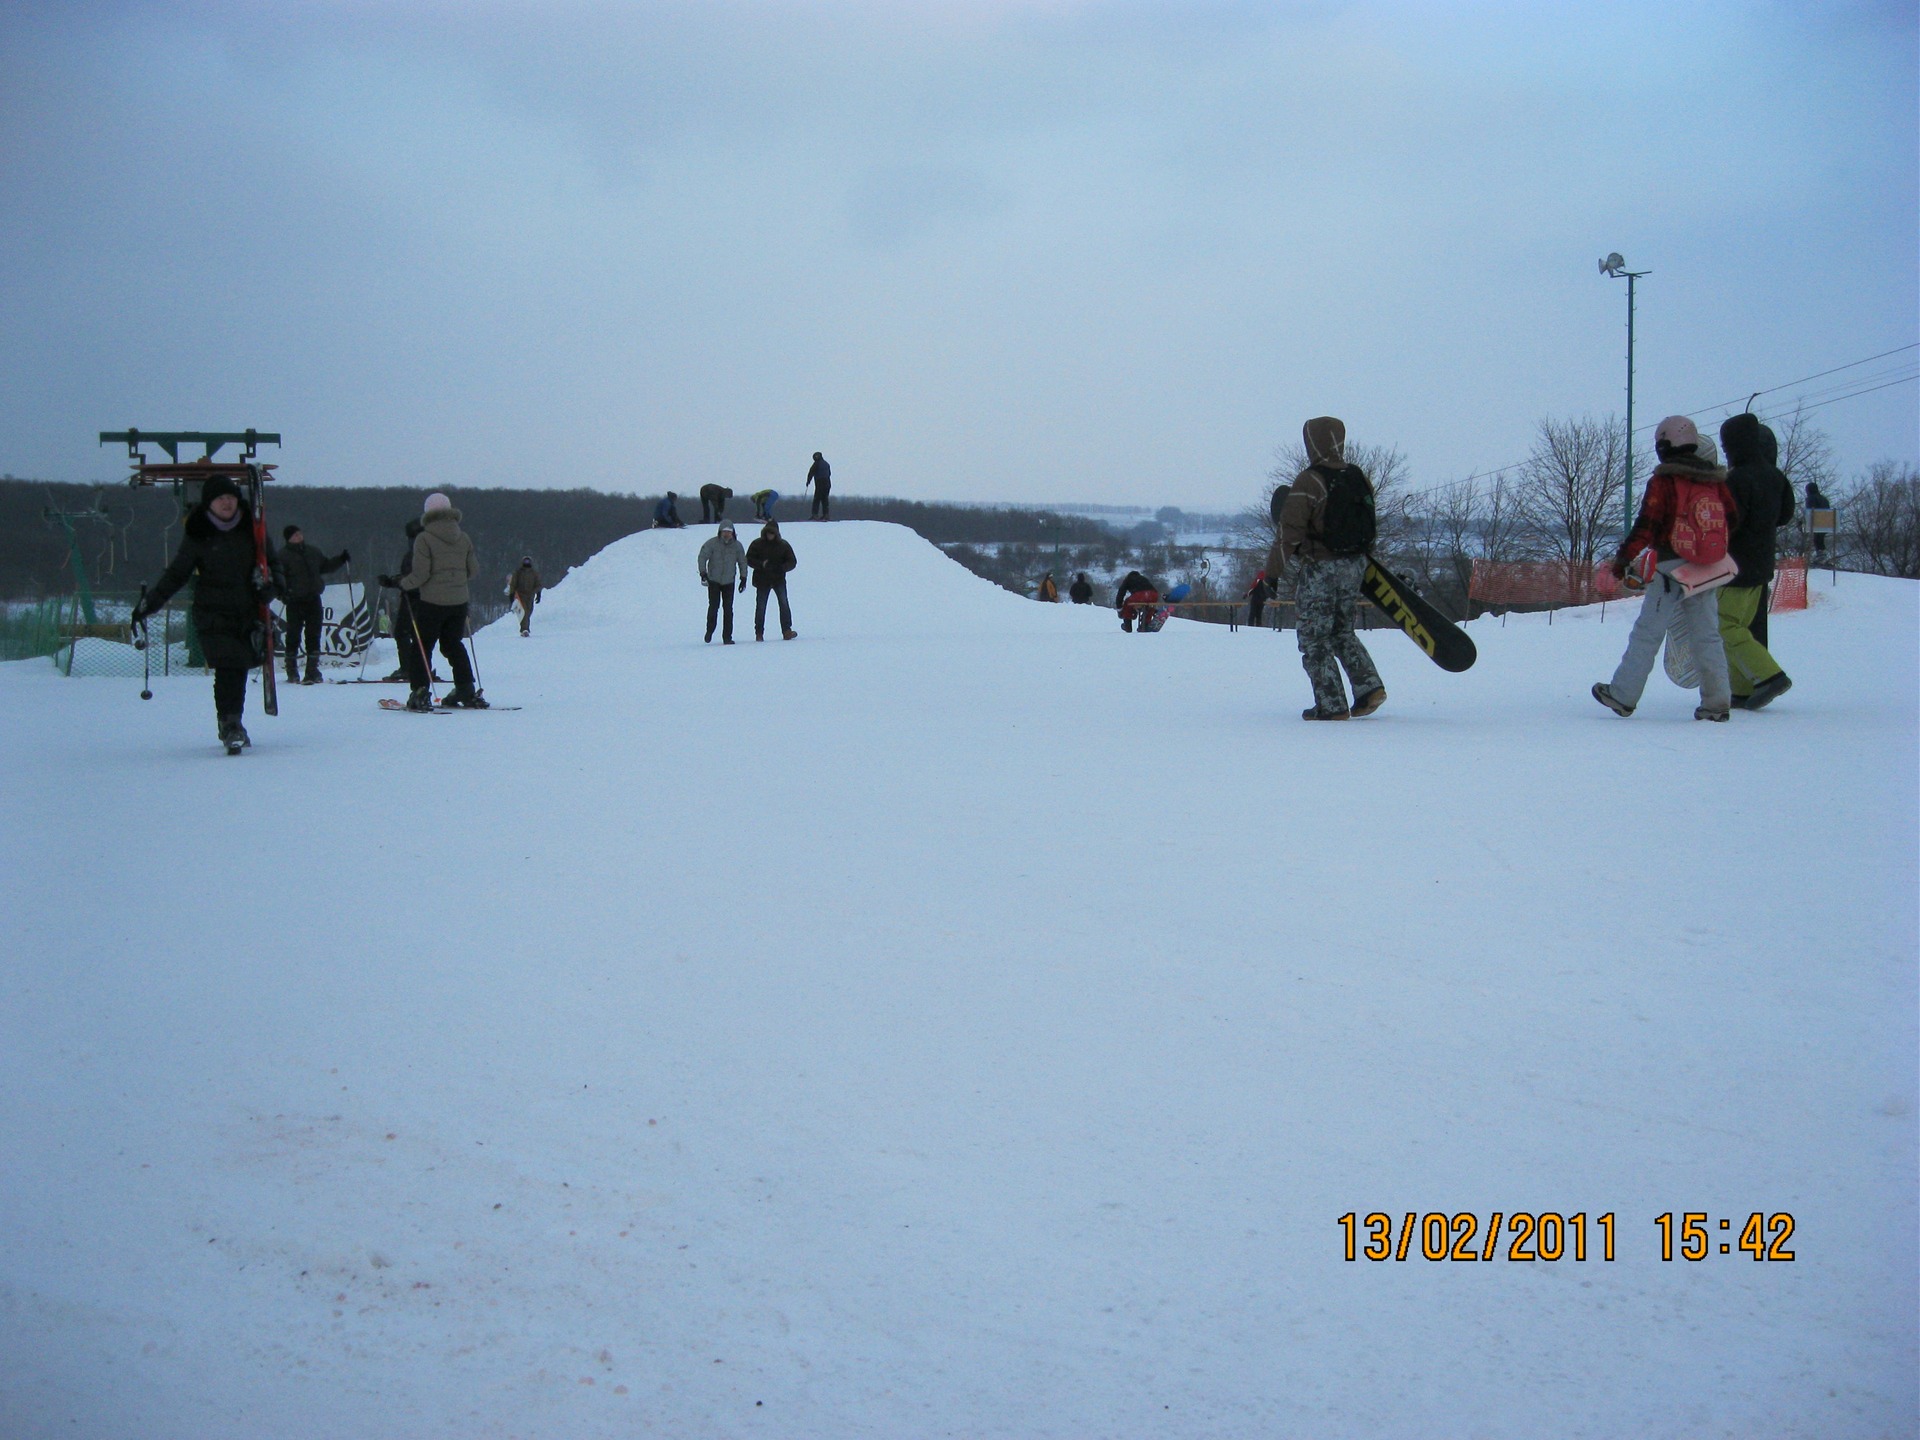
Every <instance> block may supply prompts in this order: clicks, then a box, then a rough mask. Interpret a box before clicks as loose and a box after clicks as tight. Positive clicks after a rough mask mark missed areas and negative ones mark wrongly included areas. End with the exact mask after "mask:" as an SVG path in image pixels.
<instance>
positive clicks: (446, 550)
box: [395, 490, 487, 710]
mask: <svg viewBox="0 0 1920 1440" xmlns="http://www.w3.org/2000/svg"><path fill="white" fill-rule="evenodd" d="M479 569H480V561H479V559H478V558H477V557H476V556H475V555H474V553H473V541H472V540H470V539H468V538H467V535H466V532H465V531H463V530H462V529H461V528H460V512H459V511H458V510H456V509H454V508H453V501H451V500H449V499H448V498H447V497H446V496H445V495H444V494H442V493H441V492H439V491H437V490H436V491H435V492H434V493H433V494H431V495H429V496H428V497H427V503H426V507H425V509H424V511H423V512H422V514H421V516H420V533H419V535H418V536H416V537H415V538H414V542H413V565H412V567H411V568H410V569H409V570H408V571H407V573H406V574H405V575H402V576H399V577H398V579H397V580H396V582H395V583H396V584H398V585H399V587H400V588H401V589H402V590H403V591H407V592H409V593H410V595H411V598H412V601H413V624H414V628H415V629H416V630H417V631H418V632H419V634H420V644H421V646H422V648H423V649H425V650H427V651H428V652H429V653H431V652H432V650H433V647H434V646H435V645H436V644H437V645H438V646H439V647H440V653H441V654H442V655H444V656H446V657H447V663H448V664H449V665H451V666H452V667H453V693H452V694H450V695H448V696H447V697H446V703H447V704H449V705H452V706H456V707H464V708H466V709H469V710H485V709H486V708H487V702H486V700H485V698H484V697H482V695H481V694H480V692H479V691H478V690H476V689H475V688H474V685H473V663H472V662H471V661H470V660H468V659H467V647H466V638H467V601H468V599H469V594H470V592H469V590H468V585H469V583H470V582H471V581H472V579H473V577H474V575H475V573H477V572H478V571H479ZM423 668H424V666H423ZM414 678H415V680H416V682H417V683H416V684H415V685H414V689H413V694H412V695H410V696H408V697H407V708H408V709H410V710H425V709H429V708H431V706H432V703H433V702H432V698H431V696H430V694H429V692H428V690H427V686H426V682H425V678H424V677H423V676H420V675H417V674H416V675H415V677H414Z"/></svg>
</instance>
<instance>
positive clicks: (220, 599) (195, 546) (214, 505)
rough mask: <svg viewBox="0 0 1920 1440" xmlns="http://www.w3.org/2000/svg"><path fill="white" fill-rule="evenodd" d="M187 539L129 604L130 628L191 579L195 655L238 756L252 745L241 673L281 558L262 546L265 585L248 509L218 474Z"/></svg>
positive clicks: (275, 585) (255, 658)
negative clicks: (209, 674) (201, 659)
mask: <svg viewBox="0 0 1920 1440" xmlns="http://www.w3.org/2000/svg"><path fill="white" fill-rule="evenodd" d="M184 528H185V534H184V535H183V537H182V538H181V541H180V548H179V550H177V551H175V552H174V557H173V560H172V562H171V563H170V564H168V566H167V568H166V569H165V570H164V571H162V572H161V574H160V578H159V579H158V580H156V581H154V583H153V586H152V588H151V589H149V590H148V592H147V594H146V596H145V597H144V598H143V599H142V600H141V601H140V603H139V604H138V605H136V606H135V607H134V611H133V615H132V617H131V619H132V623H133V624H134V625H136V626H137V625H141V624H144V623H145V621H146V619H147V617H148V616H149V615H152V614H154V613H156V612H157V611H158V610H159V609H160V608H161V607H162V606H164V605H165V604H166V603H167V601H168V600H169V599H170V598H171V597H172V596H173V594H174V592H175V591H177V590H178V589H179V588H180V587H181V586H182V585H184V584H186V583H187V581H188V580H189V579H192V580H193V581H194V587H193V629H194V633H195V635H197V636H198V637H199V641H200V653H201V654H202V655H203V656H205V657H206V661H207V664H208V665H209V666H210V667H211V668H212V670H213V711H214V717H215V719H216V721H217V722H218V725H219V733H220V743H221V744H222V745H225V746H226V747H227V753H228V754H229V755H238V754H239V753H240V751H241V749H242V748H244V747H245V746H248V745H251V744H252V743H253V740H252V739H251V738H250V737H249V736H248V734H247V728H246V726H245V725H243V724H241V717H242V715H243V714H244V713H245V711H246V708H247V672H248V671H249V670H251V669H253V668H254V667H255V666H256V665H258V664H260V662H261V659H262V647H263V642H264V640H265V637H264V636H263V635H262V634H261V633H260V604H261V601H262V600H263V599H272V598H273V597H274V595H275V594H277V593H278V590H279V587H280V585H281V583H282V576H281V571H280V558H279V556H277V555H275V554H274V552H273V544H272V542H271V541H268V542H266V548H267V557H266V558H267V567H268V571H269V573H270V574H271V575H272V577H273V578H272V582H271V584H269V583H267V582H266V581H265V580H264V579H263V577H262V576H261V574H260V554H259V551H258V549H257V548H256V546H255V543H254V533H253V507H252V506H250V505H249V504H247V502H246V501H245V500H244V499H243V498H242V497H241V495H240V491H239V489H238V488H237V487H236V486H235V485H234V483H233V482H232V481H231V480H228V479H226V478H225V477H224V476H215V477H214V478H213V479H211V480H208V481H206V482H204V483H203V484H202V485H201V487H200V503H199V504H198V505H197V506H195V507H194V509H193V511H192V512H191V513H190V514H189V515H188V516H187V520H186V525H185V527H184Z"/></svg>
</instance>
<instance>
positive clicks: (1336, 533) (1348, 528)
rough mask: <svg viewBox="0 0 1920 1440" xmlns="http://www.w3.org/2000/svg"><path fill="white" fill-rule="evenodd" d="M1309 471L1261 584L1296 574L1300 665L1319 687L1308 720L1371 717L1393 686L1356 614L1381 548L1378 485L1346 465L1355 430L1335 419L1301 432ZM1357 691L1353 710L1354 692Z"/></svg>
mask: <svg viewBox="0 0 1920 1440" xmlns="http://www.w3.org/2000/svg"><path fill="white" fill-rule="evenodd" d="M1300 433H1301V437H1302V439H1303V440H1304V441H1305V442H1306V451H1307V468H1306V469H1304V470H1302V471H1301V472H1300V473H1299V475H1297V476H1296V477H1295V478H1294V481H1293V486H1292V488H1291V489H1290V490H1288V492H1287V498H1286V501H1285V503H1284V504H1283V505H1282V506H1281V508H1280V514H1279V533H1278V534H1277V535H1276V536H1275V537H1274V541H1273V548H1272V549H1271V550H1270V551H1268V552H1267V565H1266V569H1264V570H1262V571H1261V572H1260V574H1259V575H1258V576H1257V577H1256V581H1266V580H1268V579H1274V580H1277V579H1279V578H1280V577H1281V576H1283V575H1285V574H1287V573H1288V572H1289V571H1290V570H1291V571H1292V572H1293V576H1294V582H1293V594H1294V604H1295V607H1296V611H1297V614H1298V619H1297V620H1296V621H1295V625H1296V626H1297V629H1296V630H1295V632H1294V633H1295V636H1296V638H1297V639H1298V640H1299V643H1300V665H1301V667H1302V668H1303V669H1304V670H1305V671H1306V672H1307V679H1308V681H1309V682H1310V683H1311V684H1312V685H1313V704H1312V705H1311V706H1310V707H1308V708H1307V709H1305V710H1303V711H1301V712H1300V718H1301V719H1303V720H1345V719H1347V718H1348V717H1349V716H1353V715H1371V714H1372V713H1373V712H1374V711H1376V710H1378V709H1379V708H1380V707H1381V705H1383V704H1384V703H1385V702H1386V698H1387V687H1386V686H1385V685H1382V684H1381V683H1380V672H1379V671H1378V670H1376V669H1375V668H1374V664H1373V657H1372V656H1371V655H1369V654H1368V653H1367V647H1366V646H1365V645H1362V644H1361V643H1360V637H1359V636H1357V635H1356V634H1354V632H1353V611H1354V606H1356V605H1357V604H1358V603H1359V601H1360V582H1361V580H1362V579H1363V578H1364V577H1365V575H1366V573H1367V551H1368V550H1370V549H1371V548H1372V546H1373V537H1374V515H1373V482H1372V481H1371V480H1369V479H1368V478H1367V473H1366V471H1364V470H1362V469H1361V468H1360V467H1359V466H1358V465H1349V464H1348V463H1347V459H1346V446H1347V427H1346V426H1345V425H1344V424H1342V423H1341V422H1340V421H1339V420H1336V419H1335V418H1334V417H1333V416H1331V415H1321V416H1318V417H1317V418H1315V419H1312V420H1309V421H1307V423H1306V424H1305V425H1304V426H1303V427H1302V428H1301V432H1300ZM1342 669H1345V671H1346V672H1347V673H1346V680H1347V682H1348V683H1351V684H1352V686H1353V704H1352V705H1351V706H1349V705H1348V704H1347V688H1346V684H1343V683H1342V681H1341V678H1340V672H1341V670H1342Z"/></svg>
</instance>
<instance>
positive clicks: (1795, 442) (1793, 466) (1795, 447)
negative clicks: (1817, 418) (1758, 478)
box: [1778, 405, 1840, 502]
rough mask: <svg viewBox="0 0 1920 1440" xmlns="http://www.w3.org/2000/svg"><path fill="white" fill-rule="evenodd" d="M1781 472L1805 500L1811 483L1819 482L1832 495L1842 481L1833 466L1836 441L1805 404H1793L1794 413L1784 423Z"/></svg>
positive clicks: (1822, 489) (1780, 436) (1825, 491)
mask: <svg viewBox="0 0 1920 1440" xmlns="http://www.w3.org/2000/svg"><path fill="white" fill-rule="evenodd" d="M1778 437H1779V441H1780V473H1781V474H1782V475H1785V476H1786V477H1787V479H1789V480H1791V481H1792V482H1793V488H1794V489H1795V490H1796V491H1798V492H1799V500H1800V501H1802V502H1804V501H1805V499H1806V496H1807V486H1808V485H1809V484H1814V485H1818V486H1819V487H1820V491H1821V493H1822V494H1824V495H1832V494H1833V491H1834V486H1835V485H1836V484H1837V483H1838V482H1839V479H1840V476H1839V473H1838V472H1837V471H1836V470H1835V469H1834V466H1833V441H1832V439H1831V438H1829V437H1828V435H1827V432H1826V431H1824V430H1822V429H1821V428H1820V427H1819V426H1818V425H1815V424H1814V423H1813V422H1812V421H1811V420H1809V419H1808V418H1807V412H1806V409H1805V407H1804V406H1801V405H1796V406H1794V407H1793V414H1791V415H1789V416H1788V417H1787V418H1786V419H1785V420H1783V421H1782V422H1781V423H1780V429H1779V432H1778Z"/></svg>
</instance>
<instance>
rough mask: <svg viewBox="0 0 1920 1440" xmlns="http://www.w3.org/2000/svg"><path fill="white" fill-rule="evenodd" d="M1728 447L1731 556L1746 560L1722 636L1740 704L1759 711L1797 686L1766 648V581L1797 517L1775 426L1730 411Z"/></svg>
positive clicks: (1724, 434) (1725, 600)
mask: <svg viewBox="0 0 1920 1440" xmlns="http://www.w3.org/2000/svg"><path fill="white" fill-rule="evenodd" d="M1720 443H1721V444H1722V445H1724V446H1725V447H1726V450H1727V464H1728V469H1727V494H1728V495H1729V496H1730V497H1731V498H1732V500H1733V514H1732V516H1731V517H1730V519H1731V521H1732V533H1731V534H1729V535H1728V537H1727V554H1729V555H1731V556H1732V557H1733V558H1734V560H1735V562H1736V563H1737V564H1738V565H1739V566H1740V573H1739V574H1738V575H1736V576H1734V579H1733V583H1732V584H1731V585H1729V586H1727V587H1726V588H1725V589H1723V590H1722V591H1721V592H1720V639H1721V642H1722V644H1723V645H1724V646H1725V648H1726V652H1727V679H1728V680H1729V681H1730V682H1731V684H1732V689H1733V699H1732V703H1733V708H1734V709H1736V710H1758V709H1760V708H1762V707H1763V706H1765V705H1768V704H1771V703H1772V702H1773V701H1774V700H1776V699H1778V698H1779V697H1780V696H1782V695H1784V694H1786V692H1787V691H1788V690H1789V689H1791V688H1792V686H1793V681H1791V680H1789V679H1788V678H1787V675H1786V672H1785V671H1784V670H1782V669H1781V668H1780V662H1779V661H1778V660H1775V659H1774V658H1773V656H1772V655H1771V654H1769V653H1768V651H1767V642H1766V609H1765V606H1766V603H1767V587H1768V585H1769V584H1770V583H1771V582H1772V580H1773V567H1774V554H1775V549H1776V546H1777V534H1776V532H1777V531H1778V530H1779V528H1780V527H1781V526H1782V525H1786V524H1788V523H1790V522H1791V521H1792V519H1793V486H1792V485H1790V484H1789V483H1788V482H1787V477H1786V476H1784V475H1782V474H1781V473H1780V471H1779V469H1778V468H1776V466H1775V465H1774V463H1773V458H1772V457H1773V455H1774V454H1775V453H1776V449H1775V447H1776V442H1775V440H1774V436H1773V432H1772V431H1771V430H1769V429H1768V428H1767V427H1766V426H1765V425H1763V424H1761V423H1760V419H1759V417H1758V416H1756V415H1752V414H1741V415H1733V416H1730V417H1728V419H1727V421H1726V423H1725V424H1723V425H1722V426H1721V427H1720Z"/></svg>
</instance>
